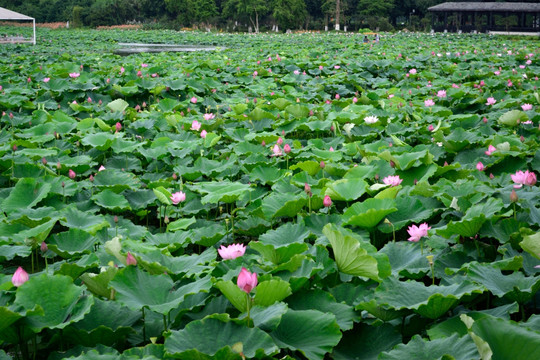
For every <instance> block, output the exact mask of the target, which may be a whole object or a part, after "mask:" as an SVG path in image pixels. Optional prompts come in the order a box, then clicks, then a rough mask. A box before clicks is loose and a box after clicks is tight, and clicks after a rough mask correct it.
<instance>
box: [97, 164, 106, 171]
mask: <svg viewBox="0 0 540 360" xmlns="http://www.w3.org/2000/svg"><path fill="white" fill-rule="evenodd" d="M103 170H107V169H105V166H103V165H101V166H100V167H99V169H98V171H103Z"/></svg>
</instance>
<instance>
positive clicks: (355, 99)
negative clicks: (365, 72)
mask: <svg viewBox="0 0 540 360" xmlns="http://www.w3.org/2000/svg"><path fill="white" fill-rule="evenodd" d="M352 102H353V103H354V104H356V103H357V102H358V98H357V97H356V96H355V97H353V98H352Z"/></svg>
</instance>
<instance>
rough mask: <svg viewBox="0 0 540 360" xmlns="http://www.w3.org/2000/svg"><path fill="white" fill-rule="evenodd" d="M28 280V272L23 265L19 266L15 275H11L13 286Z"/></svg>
mask: <svg viewBox="0 0 540 360" xmlns="http://www.w3.org/2000/svg"><path fill="white" fill-rule="evenodd" d="M27 281H28V273H27V272H26V271H24V269H23V268H22V267H20V266H19V267H18V268H17V270H16V271H15V273H14V274H13V276H12V277H11V283H12V284H13V286H16V287H19V286H21V285H22V284H24V283H25V282H27Z"/></svg>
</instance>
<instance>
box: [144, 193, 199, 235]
mask: <svg viewBox="0 0 540 360" xmlns="http://www.w3.org/2000/svg"><path fill="white" fill-rule="evenodd" d="M154 190H155V189H154ZM196 222H197V220H195V217H191V218H183V219H178V220H175V221H173V222H171V223H169V224H168V225H167V231H178V230H185V229H187V228H188V227H189V226H190V225H193V224H195V223H196Z"/></svg>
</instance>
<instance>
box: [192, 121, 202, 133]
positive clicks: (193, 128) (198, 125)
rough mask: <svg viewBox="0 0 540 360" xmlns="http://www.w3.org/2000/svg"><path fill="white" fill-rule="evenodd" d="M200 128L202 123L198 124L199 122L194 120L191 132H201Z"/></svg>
mask: <svg viewBox="0 0 540 360" xmlns="http://www.w3.org/2000/svg"><path fill="white" fill-rule="evenodd" d="M200 128H201V123H200V122H198V121H197V120H193V122H192V123H191V130H195V131H199V129H200Z"/></svg>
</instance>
